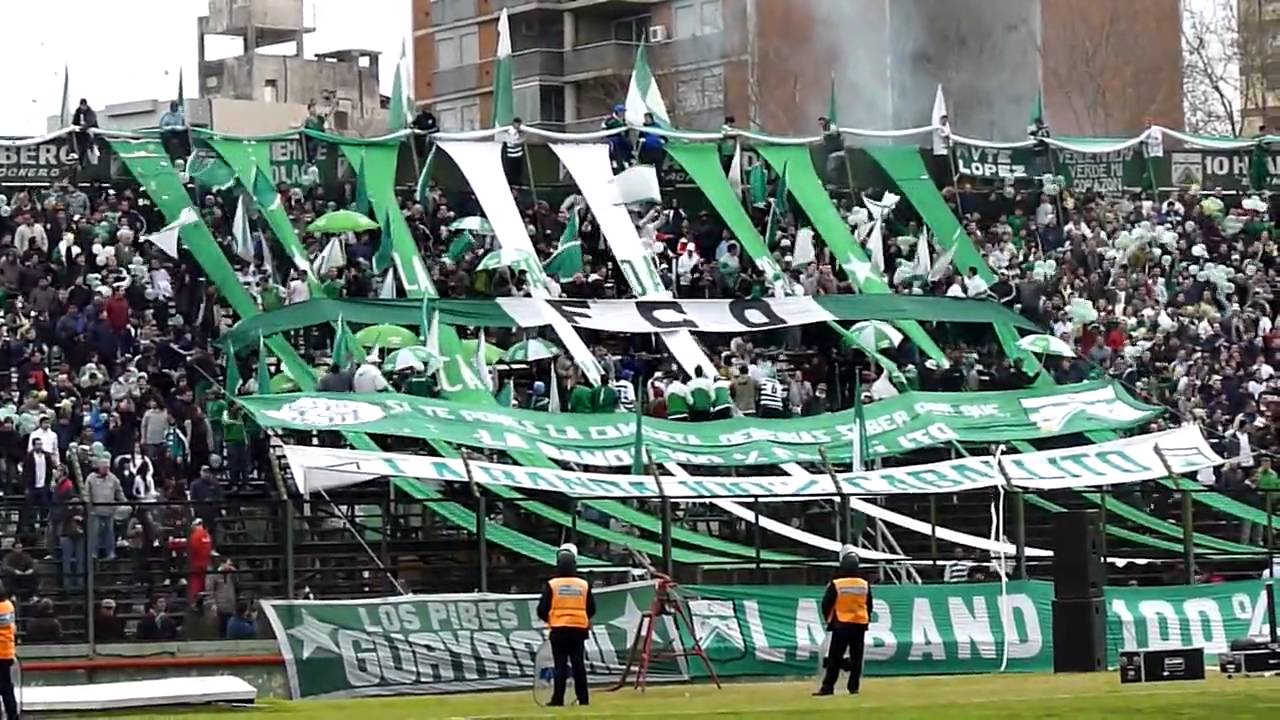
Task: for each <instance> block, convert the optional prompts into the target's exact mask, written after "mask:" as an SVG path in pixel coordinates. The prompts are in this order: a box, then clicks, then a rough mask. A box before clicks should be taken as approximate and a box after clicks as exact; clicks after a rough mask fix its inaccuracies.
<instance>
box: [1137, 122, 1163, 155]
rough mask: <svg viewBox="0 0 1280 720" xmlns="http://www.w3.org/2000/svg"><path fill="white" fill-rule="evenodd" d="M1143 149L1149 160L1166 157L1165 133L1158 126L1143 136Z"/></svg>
mask: <svg viewBox="0 0 1280 720" xmlns="http://www.w3.org/2000/svg"><path fill="white" fill-rule="evenodd" d="M1142 149H1143V151H1144V152H1145V153H1146V154H1147V157H1149V158H1157V157H1164V131H1162V130H1161V129H1160V128H1159V127H1158V126H1152V127H1149V128H1147V131H1146V132H1145V133H1143V135H1142Z"/></svg>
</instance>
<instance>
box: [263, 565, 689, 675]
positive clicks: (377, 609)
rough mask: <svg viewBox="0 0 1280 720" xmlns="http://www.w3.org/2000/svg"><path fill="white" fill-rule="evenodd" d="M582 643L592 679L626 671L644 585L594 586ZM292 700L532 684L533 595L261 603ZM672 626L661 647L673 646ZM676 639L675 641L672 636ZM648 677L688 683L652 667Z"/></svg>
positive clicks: (647, 595) (542, 634) (536, 626)
mask: <svg viewBox="0 0 1280 720" xmlns="http://www.w3.org/2000/svg"><path fill="white" fill-rule="evenodd" d="M592 592H593V593H594V594H595V600H596V614H595V617H594V618H593V619H592V628H591V636H590V639H589V640H588V641H587V653H586V654H587V673H588V674H589V675H590V677H591V682H592V683H593V684H594V683H607V682H614V681H616V680H617V679H618V677H619V676H620V675H621V672H622V668H623V666H624V665H625V664H626V661H627V654H628V650H629V648H630V647H631V640H632V638H633V637H634V634H635V629H636V626H637V624H638V623H639V621H640V614H641V612H643V611H645V610H647V609H648V608H649V605H650V603H651V602H652V601H653V596H654V586H653V585H652V584H651V583H635V584H631V585H620V586H617V587H612V588H606V589H596V590H593V591H592ZM262 606H263V611H264V613H265V614H266V617H267V620H268V621H269V622H270V623H271V627H272V629H273V630H274V631H275V636H276V639H277V641H278V642H279V643H280V654H281V655H282V656H283V657H284V660H285V670H286V673H287V675H288V678H289V686H290V690H291V691H292V693H293V697H294V698H319V697H356V696H364V695H397V694H423V693H448V692H471V691H476V690H491V689H497V688H515V687H522V688H525V687H532V685H533V677H534V673H535V665H534V659H535V656H536V654H537V652H538V648H539V647H540V646H541V645H542V643H543V641H544V640H545V639H546V636H547V628H546V626H545V625H544V624H543V623H542V622H541V621H540V620H538V618H537V616H536V614H535V611H536V609H537V606H538V596H537V595H536V594H525V595H498V594H478V593H477V594H459V595H411V596H405V597H398V598H380V599H372V600H351V601H314V600H313V601H306V600H266V601H263V603H262ZM673 636H674V633H673V631H672V625H671V621H670V619H669V618H668V619H666V621H665V622H659V624H658V628H657V638H658V642H659V643H671V642H672V638H673ZM675 642H679V639H676V640H675ZM651 667H652V668H653V677H652V679H653V680H657V681H663V680H682V679H687V677H688V676H687V674H686V673H685V671H684V668H683V666H677V665H675V664H674V663H658V664H656V665H654V666H651Z"/></svg>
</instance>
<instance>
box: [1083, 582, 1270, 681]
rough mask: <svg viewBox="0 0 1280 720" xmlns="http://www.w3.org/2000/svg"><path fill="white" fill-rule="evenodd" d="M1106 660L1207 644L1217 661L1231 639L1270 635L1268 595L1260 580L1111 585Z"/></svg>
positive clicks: (1208, 652)
mask: <svg viewBox="0 0 1280 720" xmlns="http://www.w3.org/2000/svg"><path fill="white" fill-rule="evenodd" d="M1105 596H1106V603H1107V650H1108V652H1107V658H1108V661H1109V662H1110V663H1111V664H1112V665H1115V664H1116V663H1117V662H1118V660H1119V657H1120V655H1119V653H1120V651H1121V650H1164V649H1170V648H1189V647H1200V648H1204V653H1205V659H1206V660H1207V661H1208V662H1210V663H1212V662H1215V661H1216V658H1217V656H1218V654H1219V653H1223V652H1226V651H1227V650H1228V649H1230V644H1231V641H1232V640H1236V639H1239V638H1243V637H1257V638H1266V637H1269V634H1270V623H1269V622H1268V621H1267V616H1268V612H1267V594H1266V588H1265V586H1264V584H1263V581H1261V580H1242V581H1239V582H1229V583H1211V584H1207V585H1189V586H1187V585H1179V586H1174V587H1109V588H1107V589H1106V593H1105Z"/></svg>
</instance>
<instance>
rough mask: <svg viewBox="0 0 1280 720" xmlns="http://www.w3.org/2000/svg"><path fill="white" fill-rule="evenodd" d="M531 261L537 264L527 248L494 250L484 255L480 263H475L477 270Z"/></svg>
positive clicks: (536, 260)
mask: <svg viewBox="0 0 1280 720" xmlns="http://www.w3.org/2000/svg"><path fill="white" fill-rule="evenodd" d="M528 261H533V263H534V264H538V259H537V258H536V257H534V256H533V255H532V254H531V253H530V252H529V251H528V250H507V249H505V248H504V249H501V250H494V251H493V252H491V253H489V254H488V255H485V256H484V258H483V259H482V260H480V264H479V265H476V269H477V270H493V269H496V268H500V267H511V266H516V265H519V264H521V263H524V262H528Z"/></svg>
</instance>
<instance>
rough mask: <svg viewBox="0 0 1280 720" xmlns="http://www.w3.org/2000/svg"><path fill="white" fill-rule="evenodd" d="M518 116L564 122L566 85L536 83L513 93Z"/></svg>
mask: <svg viewBox="0 0 1280 720" xmlns="http://www.w3.org/2000/svg"><path fill="white" fill-rule="evenodd" d="M512 100H513V101H514V104H515V113H516V117H518V118H520V119H521V120H523V121H525V122H527V123H532V122H553V123H559V122H564V87H562V86H560V85H542V84H539V83H534V84H532V85H525V86H523V87H518V88H516V89H515V91H514V92H513V93H512Z"/></svg>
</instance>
